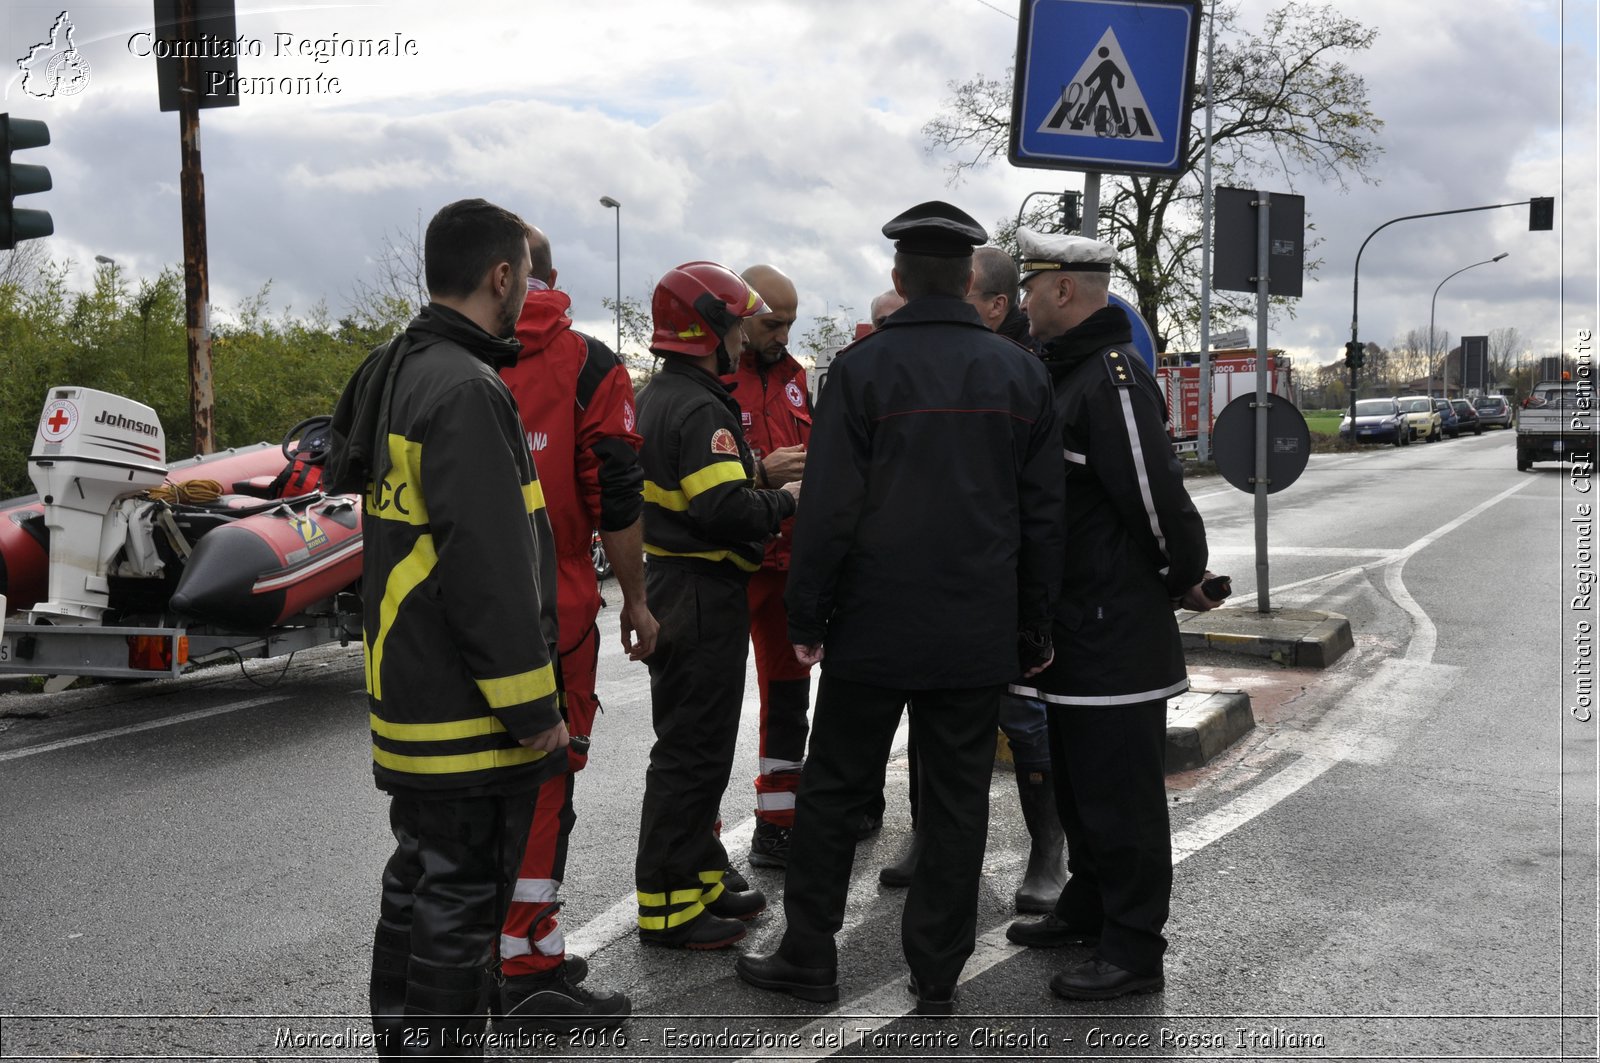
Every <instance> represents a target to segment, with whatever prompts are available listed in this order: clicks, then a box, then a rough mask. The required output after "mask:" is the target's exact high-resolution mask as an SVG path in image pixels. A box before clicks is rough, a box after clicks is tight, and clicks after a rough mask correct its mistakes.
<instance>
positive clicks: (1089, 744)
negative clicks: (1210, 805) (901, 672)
mask: <svg viewBox="0 0 1600 1063" xmlns="http://www.w3.org/2000/svg"><path fill="white" fill-rule="evenodd" d="M1048 715H1049V720H1050V753H1051V758H1052V760H1053V762H1054V764H1055V786H1056V808H1057V811H1058V812H1059V813H1060V816H1061V827H1062V829H1063V830H1064V831H1065V832H1066V835H1067V871H1068V872H1069V874H1070V876H1071V877H1070V878H1068V880H1067V886H1066V888H1065V889H1064V890H1062V891H1061V899H1060V900H1058V901H1057V902H1056V910H1055V914H1056V916H1057V918H1060V919H1062V920H1065V921H1066V922H1068V923H1071V924H1072V925H1073V926H1074V927H1081V928H1085V929H1089V928H1098V929H1099V934H1100V947H1099V949H1098V950H1096V951H1097V955H1099V956H1100V958H1101V959H1104V960H1107V961H1109V962H1111V963H1114V964H1116V965H1117V966H1118V967H1121V968H1122V969H1123V970H1127V971H1133V972H1134V973H1135V974H1145V975H1153V974H1159V973H1160V971H1161V957H1162V954H1163V953H1164V952H1165V951H1166V948H1167V940H1166V938H1164V937H1162V935H1161V930H1162V928H1163V927H1164V926H1165V925H1166V922H1167V914H1168V910H1169V907H1170V904H1171V898H1172V829H1171V824H1170V822H1169V820H1168V818H1167V789H1166V748H1167V703H1166V701H1165V700H1161V701H1146V702H1141V703H1139V704H1137V705H1121V706H1116V707H1112V708H1107V707H1104V706H1099V705H1051V706H1049V709H1048ZM924 792H926V791H924Z"/></svg>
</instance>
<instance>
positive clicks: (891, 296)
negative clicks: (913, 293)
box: [867, 288, 906, 329]
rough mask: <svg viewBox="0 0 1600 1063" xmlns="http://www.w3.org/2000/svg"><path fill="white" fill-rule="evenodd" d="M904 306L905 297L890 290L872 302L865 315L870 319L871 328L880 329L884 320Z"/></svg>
mask: <svg viewBox="0 0 1600 1063" xmlns="http://www.w3.org/2000/svg"><path fill="white" fill-rule="evenodd" d="M905 305H906V297H905V296H903V295H901V294H900V293H899V292H897V291H895V290H894V289H893V288H890V289H889V290H888V291H886V292H884V293H882V294H881V295H879V296H878V297H877V298H876V299H874V300H872V305H871V306H870V307H869V308H868V310H867V313H868V314H869V315H870V316H871V317H872V327H873V328H875V329H877V328H882V327H883V322H884V319H885V318H887V317H888V316H889V315H890V314H892V313H894V312H895V311H896V310H898V309H900V308H901V307H902V306H905Z"/></svg>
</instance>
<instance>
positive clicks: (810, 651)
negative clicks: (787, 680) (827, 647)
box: [790, 642, 822, 668]
mask: <svg viewBox="0 0 1600 1063" xmlns="http://www.w3.org/2000/svg"><path fill="white" fill-rule="evenodd" d="M790 645H791V646H793V647H794V659H795V660H797V661H799V662H800V663H801V664H803V665H805V666H806V667H807V668H810V667H811V666H812V665H814V664H821V663H822V643H820V642H819V643H817V644H816V645H815V646H802V645H800V643H798V642H792V643H790Z"/></svg>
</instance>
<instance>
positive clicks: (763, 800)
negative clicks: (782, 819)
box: [756, 792, 794, 812]
mask: <svg viewBox="0 0 1600 1063" xmlns="http://www.w3.org/2000/svg"><path fill="white" fill-rule="evenodd" d="M792 808H794V794H793V793H792V792H787V793H776V794H756V811H758V812H782V811H784V810H785V809H792Z"/></svg>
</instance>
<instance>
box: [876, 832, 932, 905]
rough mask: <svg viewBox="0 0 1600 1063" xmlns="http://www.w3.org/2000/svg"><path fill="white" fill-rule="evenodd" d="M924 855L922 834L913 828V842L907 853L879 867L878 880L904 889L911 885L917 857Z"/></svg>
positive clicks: (893, 887) (892, 886)
mask: <svg viewBox="0 0 1600 1063" xmlns="http://www.w3.org/2000/svg"><path fill="white" fill-rule="evenodd" d="M921 855H922V835H921V834H919V833H917V829H916V828H915V827H912V828H911V844H910V845H908V846H906V851H905V855H904V856H902V857H901V858H900V859H899V860H896V861H895V862H894V863H892V864H890V865H889V866H888V867H883V868H879V869H878V881H879V882H880V883H882V884H883V885H885V886H888V887H889V888H890V889H896V890H903V889H905V888H906V887H907V886H909V885H911V873H912V872H913V871H915V870H916V869H917V858H918V857H920V856H921Z"/></svg>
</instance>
